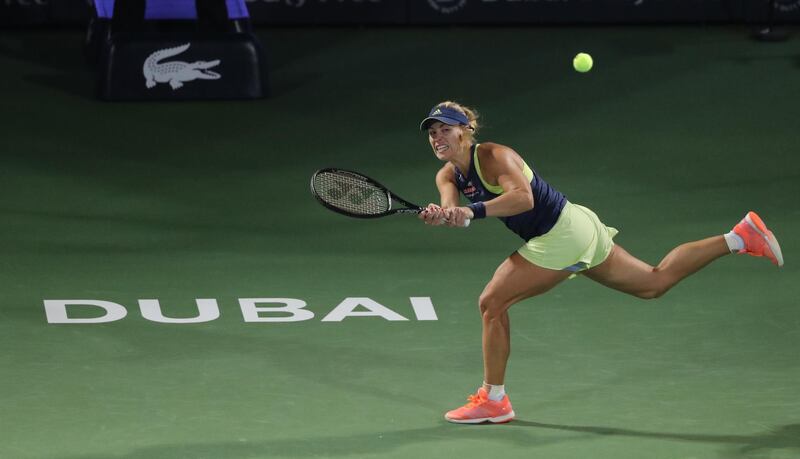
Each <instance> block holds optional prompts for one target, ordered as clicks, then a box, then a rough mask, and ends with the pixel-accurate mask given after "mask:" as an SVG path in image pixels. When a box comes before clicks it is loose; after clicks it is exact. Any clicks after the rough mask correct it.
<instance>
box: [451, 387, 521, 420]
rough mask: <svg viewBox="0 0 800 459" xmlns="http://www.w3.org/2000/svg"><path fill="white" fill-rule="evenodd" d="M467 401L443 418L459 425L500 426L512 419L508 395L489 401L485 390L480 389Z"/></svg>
mask: <svg viewBox="0 0 800 459" xmlns="http://www.w3.org/2000/svg"><path fill="white" fill-rule="evenodd" d="M467 400H469V403H467V404H466V405H464V406H462V407H461V408H457V409H455V410H453V411H448V412H447V413H446V414H445V415H444V418H445V419H447V420H448V421H450V422H456V423H459V424H480V423H481V422H493V423H495V424H500V423H503V422H510V421H511V420H513V419H514V410H513V409H511V401H509V399H508V395H506V396H504V397H503V399H502V400H499V401H494V400H489V394H488V393H487V392H486V389H484V388H483V387H481V388H480V389H478V392H476V393H475V394H474V395H470V396H469V397H467Z"/></svg>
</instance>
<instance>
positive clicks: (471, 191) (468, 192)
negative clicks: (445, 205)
mask: <svg viewBox="0 0 800 459" xmlns="http://www.w3.org/2000/svg"><path fill="white" fill-rule="evenodd" d="M461 192H462V193H464V196H466V197H467V198H468V199H469V198H472V197H473V196H475V195H476V194H478V189H477V188H476V187H475V185H473V184H472V181H469V182H467V184H466V185H464V189H463V190H461Z"/></svg>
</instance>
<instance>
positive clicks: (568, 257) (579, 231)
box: [517, 201, 619, 277]
mask: <svg viewBox="0 0 800 459" xmlns="http://www.w3.org/2000/svg"><path fill="white" fill-rule="evenodd" d="M617 233H619V231H617V229H616V228H611V227H609V226H606V225H604V224H603V222H601V221H600V219H599V218H598V217H597V214H595V213H594V212H592V211H591V210H590V209H587V208H586V207H583V206H579V205H578V204H572V203H571V202H569V201H567V204H566V205H565V206H564V209H563V210H562V211H561V215H560V216H559V217H558V220H557V221H556V224H555V226H553V228H551V229H550V231H548V232H547V233H545V234H543V235H541V236H536V237H535V238H533V239H531V240H530V241H528V242H527V243H525V245H523V246H522V247H521V248H520V249H519V250H517V252H518V253H519V254H520V255H522V257H523V258H525V259H526V260H528V261H530V262H531V263H533V264H535V265H537V266H541V267H542V268H547V269H555V270H559V271H561V270H564V271H570V272H572V273H577V272H580V271H584V270H586V269H589V268H592V267H594V266H597V265H599V264H600V263H602V262H604V261H605V260H606V258H608V254H609V253H611V249H612V248H613V247H614V236H616V235H617ZM572 277H574V275H573V276H572Z"/></svg>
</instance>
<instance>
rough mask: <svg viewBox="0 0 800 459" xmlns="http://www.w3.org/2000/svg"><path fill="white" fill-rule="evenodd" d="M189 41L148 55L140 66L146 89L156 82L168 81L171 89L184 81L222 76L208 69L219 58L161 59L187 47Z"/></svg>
mask: <svg viewBox="0 0 800 459" xmlns="http://www.w3.org/2000/svg"><path fill="white" fill-rule="evenodd" d="M189 46H191V43H186V44H185V45H181V46H176V47H174V48H166V49H160V50H158V51H156V52H154V53H153V54H151V55H149V56H148V57H147V59H145V61H144V65H143V66H142V73H143V74H144V80H145V86H147V88H148V89H150V88H153V87H155V85H156V84H157V83H169V85H170V87H172V89H173V90H175V89H178V88H180V87H182V86H183V84H184V83H187V82H189V81H194V80H218V79H220V78H222V75H220V74H219V73H217V72H212V71H211V70H208V69H210V68H212V67H216V66H217V65H219V63H220V62H222V61H220V60H219V59H214V60H212V61H196V62H183V61H167V62H161V60H162V59H167V58H170V57H174V56H177V55H178V54H181V53H182V52H184V51H186V50H187V49H189Z"/></svg>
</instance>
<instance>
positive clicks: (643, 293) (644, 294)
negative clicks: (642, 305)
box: [635, 286, 670, 300]
mask: <svg viewBox="0 0 800 459" xmlns="http://www.w3.org/2000/svg"><path fill="white" fill-rule="evenodd" d="M669 289H670V286H656V287H652V288H648V289H644V290H640V291H638V292H636V294H635V295H636V296H637V297H639V298H641V299H643V300H655V299H658V298H661V297H662V296H664V294H665V293H667V292H668V291H669Z"/></svg>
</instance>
